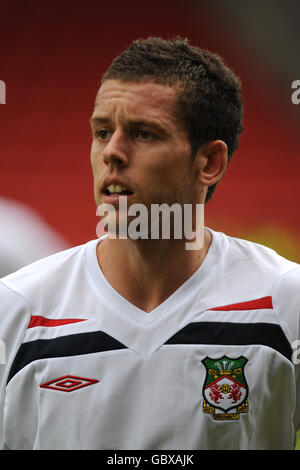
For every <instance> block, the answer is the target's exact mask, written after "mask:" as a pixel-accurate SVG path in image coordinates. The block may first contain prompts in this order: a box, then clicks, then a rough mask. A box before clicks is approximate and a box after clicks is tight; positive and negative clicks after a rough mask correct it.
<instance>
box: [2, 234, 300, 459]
mask: <svg viewBox="0 0 300 470" xmlns="http://www.w3.org/2000/svg"><path fill="white" fill-rule="evenodd" d="M211 233H212V236H213V237H212V244H211V246H210V248H209V251H208V253H207V256H206V258H205V260H204V262H203V263H202V265H201V266H200V268H199V269H198V270H197V271H196V272H195V273H194V274H193V275H192V276H191V277H190V278H189V279H188V280H187V281H186V282H185V283H184V284H183V285H182V286H181V287H180V288H179V289H177V290H176V291H175V292H174V293H173V294H172V295H171V296H170V297H169V298H168V299H167V300H166V301H164V302H163V303H162V304H161V305H159V306H158V307H157V308H155V309H154V310H153V311H152V312H150V313H145V312H144V311H143V310H141V309H139V308H138V307H136V306H134V305H133V304H131V303H130V302H128V301H127V300H126V299H125V298H123V297H122V296H121V295H120V294H119V293H118V292H117V291H116V290H115V289H113V288H112V287H111V286H110V284H109V283H108V282H107V280H106V279H105V277H104V275H103V274H102V272H101V269H100V268H99V265H98V262H97V255H96V247H97V244H98V243H100V242H101V240H102V238H101V239H100V240H93V241H91V242H88V243H87V244H86V245H83V246H79V247H76V248H72V249H69V250H66V251H63V252H60V253H58V254H55V255H52V256H50V257H48V258H45V259H43V260H40V261H37V262H35V263H34V264H32V265H30V266H27V267H25V268H22V269H21V270H19V271H17V272H16V273H14V274H11V275H9V276H7V277H5V278H3V279H2V280H1V282H0V340H1V341H2V343H1V345H2V359H5V360H2V362H5V364H0V443H1V447H2V448H4V449H84V450H88V449H105V450H110V449H114V450H117V449H120V450H126V449H136V450H141V449H143V450H147V449H150V450H158V449H160V450H164V449H169V450H170V449H193V450H196V449H200V450H201V449H292V448H293V447H294V442H295V431H296V429H297V428H298V425H299V421H300V406H299V396H300V390H299V385H300V384H299V373H298V370H297V369H298V366H297V365H296V362H298V361H295V360H294V359H295V358H296V359H297V351H295V350H294V349H293V346H294V345H295V344H297V343H295V341H297V340H298V339H299V306H300V289H299V281H300V268H299V265H297V264H295V263H293V262H291V261H288V260H286V259H284V258H282V257H280V256H279V255H278V254H276V253H275V252H274V251H272V250H271V249H269V248H266V247H263V246H261V245H257V244H254V243H250V242H247V241H244V240H240V239H236V238H232V237H227V236H226V235H224V234H222V233H219V232H213V231H211ZM149 283H151V279H149ZM4 346H5V348H4ZM4 349H5V350H4ZM3 353H5V358H4V357H3V355H4V354H3ZM0 356H1V354H0ZM0 359H1V357H0ZM0 362H1V360H0Z"/></svg>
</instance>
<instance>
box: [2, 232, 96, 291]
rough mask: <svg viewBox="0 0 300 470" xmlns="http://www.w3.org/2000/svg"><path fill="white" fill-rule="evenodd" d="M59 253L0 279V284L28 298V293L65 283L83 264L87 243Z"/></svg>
mask: <svg viewBox="0 0 300 470" xmlns="http://www.w3.org/2000/svg"><path fill="white" fill-rule="evenodd" d="M92 242H93V241H91V242H88V243H86V244H82V245H78V246H75V247H72V248H69V249H67V250H63V251H60V252H58V253H55V254H52V255H50V256H47V257H45V258H42V259H40V260H38V261H35V262H34V263H31V264H29V265H27V266H25V267H23V268H21V269H19V270H18V271H16V272H14V273H12V274H9V275H7V276H5V277H3V278H2V279H0V284H1V285H4V286H6V287H7V288H8V289H9V290H11V291H12V292H15V293H16V294H20V295H21V296H23V297H25V298H28V296H30V293H34V292H35V293H37V294H38V292H41V291H43V290H44V289H45V288H47V289H49V288H50V289H51V286H52V287H54V286H55V285H56V286H57V285H58V284H60V283H64V282H66V281H67V280H68V279H69V278H70V276H71V275H72V272H74V270H78V269H80V267H82V263H83V262H84V256H85V248H86V246H87V245H88V244H89V243H92Z"/></svg>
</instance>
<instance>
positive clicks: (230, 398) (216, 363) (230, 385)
mask: <svg viewBox="0 0 300 470" xmlns="http://www.w3.org/2000/svg"><path fill="white" fill-rule="evenodd" d="M247 362H248V359H246V358H245V357H243V356H240V357H239V358H237V359H231V358H229V357H226V356H223V357H220V358H219V359H211V358H209V357H206V358H205V359H203V361H202V363H203V364H204V366H205V367H206V378H205V382H204V385H203V398H204V400H203V411H204V413H209V414H211V415H212V417H213V419H215V420H236V419H239V417H240V413H247V412H248V400H247V397H248V385H247V382H246V378H245V374H244V367H245V364H246V363H247Z"/></svg>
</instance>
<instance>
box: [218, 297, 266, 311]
mask: <svg viewBox="0 0 300 470" xmlns="http://www.w3.org/2000/svg"><path fill="white" fill-rule="evenodd" d="M263 308H267V309H272V308H273V303H272V297H271V296H269V297H262V298H261V299H255V300H249V301H247V302H240V303H237V304H231V305H224V306H222V307H214V308H210V309H209V310H259V309H263Z"/></svg>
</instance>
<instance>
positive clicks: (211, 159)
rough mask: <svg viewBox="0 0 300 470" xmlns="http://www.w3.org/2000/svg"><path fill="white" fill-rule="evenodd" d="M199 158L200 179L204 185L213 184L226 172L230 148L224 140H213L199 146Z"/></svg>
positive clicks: (197, 155)
mask: <svg viewBox="0 0 300 470" xmlns="http://www.w3.org/2000/svg"><path fill="white" fill-rule="evenodd" d="M195 159H196V160H197V172H198V180H199V182H200V183H201V184H202V185H203V186H207V187H208V186H211V185H213V184H215V183H217V181H219V180H220V179H221V178H222V176H223V175H224V173H225V170H226V167H227V162H228V149H227V145H226V144H225V142H223V140H213V141H211V142H207V143H206V144H203V145H201V147H199V149H198V151H197V154H196V156H195Z"/></svg>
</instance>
